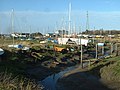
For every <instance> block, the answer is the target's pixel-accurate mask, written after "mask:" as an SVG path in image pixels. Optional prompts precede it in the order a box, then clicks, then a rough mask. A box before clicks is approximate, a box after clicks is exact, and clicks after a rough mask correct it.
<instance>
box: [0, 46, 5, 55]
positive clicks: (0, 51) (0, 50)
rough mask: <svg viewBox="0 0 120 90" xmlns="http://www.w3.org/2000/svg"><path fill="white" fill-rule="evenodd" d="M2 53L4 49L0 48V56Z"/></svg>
mask: <svg viewBox="0 0 120 90" xmlns="http://www.w3.org/2000/svg"><path fill="white" fill-rule="evenodd" d="M3 54H4V50H3V49H2V48H0V56H1V55H3Z"/></svg>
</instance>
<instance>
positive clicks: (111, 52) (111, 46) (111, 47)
mask: <svg viewBox="0 0 120 90" xmlns="http://www.w3.org/2000/svg"><path fill="white" fill-rule="evenodd" d="M110 45H111V50H110V51H111V55H112V52H113V44H112V43H110Z"/></svg>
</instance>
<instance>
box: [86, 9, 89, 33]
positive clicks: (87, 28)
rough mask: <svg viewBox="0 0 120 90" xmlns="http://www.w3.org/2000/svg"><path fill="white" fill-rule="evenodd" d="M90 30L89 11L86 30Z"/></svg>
mask: <svg viewBox="0 0 120 90" xmlns="http://www.w3.org/2000/svg"><path fill="white" fill-rule="evenodd" d="M88 30H89V15H88V11H87V21H86V31H88Z"/></svg>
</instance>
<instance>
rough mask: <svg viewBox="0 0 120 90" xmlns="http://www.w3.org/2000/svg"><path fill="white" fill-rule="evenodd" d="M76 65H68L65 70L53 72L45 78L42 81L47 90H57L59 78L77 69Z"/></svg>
mask: <svg viewBox="0 0 120 90" xmlns="http://www.w3.org/2000/svg"><path fill="white" fill-rule="evenodd" d="M75 68H76V66H72V67H68V68H67V69H65V70H64V71H61V72H59V73H57V74H55V73H54V74H52V75H51V76H48V77H47V78H45V79H44V80H42V81H41V84H42V85H43V86H44V87H45V90H56V89H55V86H56V83H57V80H58V79H59V78H61V77H62V76H63V75H64V74H65V73H67V72H69V71H70V70H73V69H75Z"/></svg>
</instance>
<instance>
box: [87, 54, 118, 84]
mask: <svg viewBox="0 0 120 90" xmlns="http://www.w3.org/2000/svg"><path fill="white" fill-rule="evenodd" d="M89 73H91V74H93V75H95V76H97V77H99V78H103V79H104V80H107V81H113V82H114V81H115V82H120V56H117V57H113V58H108V59H103V60H102V61H100V62H99V63H96V64H94V65H92V66H91V67H90V68H89Z"/></svg>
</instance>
